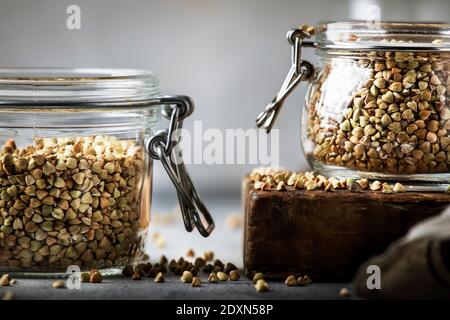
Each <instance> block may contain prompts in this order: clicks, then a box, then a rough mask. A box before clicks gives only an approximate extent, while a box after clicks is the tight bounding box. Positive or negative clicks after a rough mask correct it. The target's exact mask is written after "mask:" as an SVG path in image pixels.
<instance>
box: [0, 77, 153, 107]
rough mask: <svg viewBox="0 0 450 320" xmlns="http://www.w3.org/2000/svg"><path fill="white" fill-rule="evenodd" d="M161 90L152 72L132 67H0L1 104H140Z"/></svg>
mask: <svg viewBox="0 0 450 320" xmlns="http://www.w3.org/2000/svg"><path fill="white" fill-rule="evenodd" d="M159 94H160V88H159V78H158V76H157V75H155V74H154V73H153V72H150V71H144V70H134V69H53V68H44V69H29V68H14V69H0V108H5V107H6V108H9V107H11V106H14V107H21V106H23V107H25V108H42V106H46V107H48V108H55V109H59V108H63V109H67V108H72V107H73V108H77V109H80V108H92V107H95V106H108V107H114V106H117V107H120V106H121V107H123V106H127V107H128V106H130V107H139V106H145V103H146V101H148V100H149V99H151V98H154V97H155V96H157V95H159Z"/></svg>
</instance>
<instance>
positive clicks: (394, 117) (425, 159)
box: [258, 22, 450, 190]
mask: <svg viewBox="0 0 450 320" xmlns="http://www.w3.org/2000/svg"><path fill="white" fill-rule="evenodd" d="M308 31H309V32H308ZM313 34H316V40H315V41H310V40H308V38H310V37H312V36H313ZM288 38H289V41H290V43H291V44H292V45H293V65H292V67H291V71H290V73H289V75H288V78H287V79H286V81H285V83H284V84H283V87H282V89H281V91H280V93H279V94H278V96H277V97H276V98H275V99H274V101H273V102H272V103H271V104H270V105H269V106H268V107H267V108H266V110H265V112H263V113H262V114H261V115H260V117H259V118H258V125H259V126H262V127H265V128H267V129H268V130H270V128H271V126H272V124H273V119H274V118H275V116H276V114H277V113H278V111H279V109H280V107H281V105H282V103H283V101H284V100H285V99H286V97H287V95H288V94H289V93H290V92H291V91H292V90H293V88H294V87H295V86H296V85H297V84H298V83H299V82H300V81H303V80H307V81H309V85H308V90H307V94H306V99H305V104H304V105H305V109H304V112H303V116H302V119H303V120H302V126H301V131H302V147H303V151H304V153H305V154H306V157H307V159H308V162H309V163H310V164H311V166H312V167H313V169H314V170H316V171H318V172H319V173H322V174H326V175H330V176H331V175H334V176H339V177H346V178H359V177H364V178H369V179H381V180H400V181H404V182H409V183H410V184H411V185H415V186H416V187H417V188H419V189H424V190H438V189H441V188H446V187H447V186H446V184H447V182H448V180H449V178H450V175H449V173H450V135H449V131H448V130H449V129H450V109H449V108H450V105H449V102H448V95H449V89H450V78H449V75H450V25H447V24H429V23H395V22H389V23H388V22H386V23H377V24H367V23H366V22H333V23H324V24H321V25H319V26H318V27H317V28H310V29H309V30H307V29H305V28H303V29H294V30H292V31H291V32H290V33H289V34H288ZM302 46H304V47H314V48H316V50H315V53H316V56H317V60H318V61H317V63H316V65H315V66H313V65H312V64H310V63H308V62H306V61H303V60H301V56H300V52H301V48H302ZM418 186H421V187H418Z"/></svg>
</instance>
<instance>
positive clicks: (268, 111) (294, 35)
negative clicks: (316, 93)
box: [256, 29, 315, 133]
mask: <svg viewBox="0 0 450 320" xmlns="http://www.w3.org/2000/svg"><path fill="white" fill-rule="evenodd" d="M310 37H311V34H310V33H308V32H306V31H304V30H302V29H291V30H290V31H289V32H288V33H287V38H288V41H289V43H290V44H291V46H292V65H291V68H290V69H289V72H288V74H287V76H286V79H285V80H284V82H283V85H282V86H281V88H280V91H279V92H278V94H277V95H276V97H275V98H274V99H273V100H272V101H271V102H270V103H269V104H268V105H267V107H266V108H265V109H264V111H263V112H261V113H260V114H259V115H258V117H257V118H256V125H257V126H258V128H263V129H266V130H267V133H269V132H270V130H271V129H272V127H273V124H274V123H275V120H276V118H277V116H278V113H279V112H280V110H281V107H282V106H283V103H284V101H285V100H286V98H287V97H288V96H289V94H290V93H291V92H292V91H293V90H294V89H295V88H296V87H297V85H298V84H299V83H300V82H301V81H306V80H309V79H310V78H311V77H312V75H313V74H314V67H313V65H312V64H311V63H309V62H308V61H306V60H302V59H301V55H302V46H303V44H306V45H307V46H314V45H315V44H314V43H312V42H304V41H303V40H304V39H307V38H310Z"/></svg>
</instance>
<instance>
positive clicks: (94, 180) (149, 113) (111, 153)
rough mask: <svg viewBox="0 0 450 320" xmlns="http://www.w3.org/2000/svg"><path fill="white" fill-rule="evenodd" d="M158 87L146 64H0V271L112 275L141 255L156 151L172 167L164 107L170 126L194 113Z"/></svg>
mask: <svg viewBox="0 0 450 320" xmlns="http://www.w3.org/2000/svg"><path fill="white" fill-rule="evenodd" d="M160 94H161V92H160V89H159V80H158V78H157V76H156V75H154V74H153V73H151V72H146V71H138V70H105V69H99V70H97V69H87V70H79V69H76V70H65V69H54V70H53V69H43V70H33V69H11V70H6V69H3V70H0V144H1V146H2V147H1V150H0V270H2V271H8V272H10V273H11V272H21V273H31V274H38V273H55V272H65V270H66V269H67V268H68V267H69V266H79V267H80V268H81V269H89V268H97V269H102V270H103V269H104V270H105V272H106V273H108V272H109V273H115V272H117V271H119V268H121V267H123V266H124V265H126V264H128V263H130V262H132V261H134V260H136V259H140V258H141V257H142V255H143V253H144V251H145V243H146V233H147V231H148V226H149V223H150V215H149V214H150V205H151V187H152V157H153V158H160V157H164V159H165V161H164V163H165V164H168V165H169V167H170V165H171V161H170V158H168V159H169V160H167V159H166V158H167V157H166V156H170V150H169V149H170V148H169V147H168V145H169V143H168V141H169V140H171V139H172V136H171V134H172V132H170V136H168V133H167V132H160V133H158V134H156V135H155V133H154V125H155V123H157V122H158V121H160V118H161V110H162V107H163V106H165V108H164V109H163V111H164V112H163V114H164V115H165V116H168V117H169V118H170V119H171V126H175V125H176V124H181V121H182V119H183V118H184V117H186V116H188V115H189V114H190V113H191V112H192V104H191V102H190V100H189V99H188V98H187V97H183V96H173V97H167V96H165V97H161V95H160ZM152 137H153V138H152ZM166 145H167V146H166ZM161 150H163V151H164V152H161ZM175 178H179V179H182V178H183V177H179V176H176V177H175ZM189 182H190V181H189ZM178 183H179V184H180V185H181V189H183V188H182V187H183V186H184V185H183V183H186V182H183V181H178ZM178 188H180V187H179V186H178ZM185 197H186V198H189V194H187V195H186V194H185ZM189 200H190V199H188V200H187V201H189ZM191 204H192V201H191ZM205 210H206V209H205ZM206 214H207V215H208V221H209V222H210V226H209V228H208V229H207V231H208V232H206V233H205V232H204V235H207V234H209V232H210V231H211V230H212V227H213V225H212V220H209V219H210V217H209V214H208V213H207V211H206Z"/></svg>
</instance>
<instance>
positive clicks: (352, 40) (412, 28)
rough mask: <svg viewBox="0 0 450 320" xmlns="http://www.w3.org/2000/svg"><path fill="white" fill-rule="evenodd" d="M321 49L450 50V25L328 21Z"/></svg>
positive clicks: (320, 33)
mask: <svg viewBox="0 0 450 320" xmlns="http://www.w3.org/2000/svg"><path fill="white" fill-rule="evenodd" d="M316 41H317V43H316V45H317V47H318V48H319V49H348V50H361V51H372V50H380V51H411V50H413V51H427V52H430V51H450V24H444V23H411V22H376V23H374V22H373V21H372V22H366V21H353V22H324V23H321V24H319V26H318V28H317V36H316Z"/></svg>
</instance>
